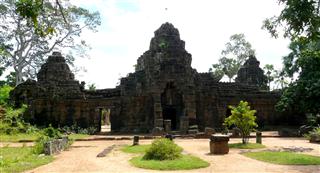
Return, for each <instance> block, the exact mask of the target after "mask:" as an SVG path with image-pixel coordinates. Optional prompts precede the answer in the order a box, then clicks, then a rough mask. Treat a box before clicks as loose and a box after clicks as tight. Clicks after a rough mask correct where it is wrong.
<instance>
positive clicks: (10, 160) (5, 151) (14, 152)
mask: <svg viewBox="0 0 320 173" xmlns="http://www.w3.org/2000/svg"><path fill="white" fill-rule="evenodd" d="M32 151H33V149H32V147H0V153H1V154H0V172H1V173H11V172H24V171H26V170H31V169H34V168H36V167H38V166H41V165H45V164H48V163H50V162H52V161H53V160H54V158H53V156H40V155H38V154H34V153H33V152H32Z"/></svg>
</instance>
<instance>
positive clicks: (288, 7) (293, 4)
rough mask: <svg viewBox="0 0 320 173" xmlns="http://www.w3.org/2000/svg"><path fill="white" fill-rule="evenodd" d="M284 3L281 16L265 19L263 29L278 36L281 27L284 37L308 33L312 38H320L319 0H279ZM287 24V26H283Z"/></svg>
mask: <svg viewBox="0 0 320 173" xmlns="http://www.w3.org/2000/svg"><path fill="white" fill-rule="evenodd" d="M278 1H279V4H282V5H284V8H283V10H282V11H281V13H280V15H279V16H274V17H271V18H269V19H266V20H265V21H264V25H263V27H262V28H263V29H267V30H268V31H269V32H270V33H271V35H272V36H274V37H276V38H277V37H278V36H279V33H278V32H279V30H280V28H283V29H284V35H283V36H284V37H289V38H295V37H297V36H300V35H306V36H307V37H309V38H311V39H312V40H317V39H319V36H320V35H319V31H320V30H319V28H320V16H319V3H320V2H319V0H278ZM282 26H285V27H282Z"/></svg>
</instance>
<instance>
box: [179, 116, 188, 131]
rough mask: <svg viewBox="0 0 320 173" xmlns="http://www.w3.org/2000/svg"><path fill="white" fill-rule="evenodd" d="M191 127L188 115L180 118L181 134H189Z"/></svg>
mask: <svg viewBox="0 0 320 173" xmlns="http://www.w3.org/2000/svg"><path fill="white" fill-rule="evenodd" d="M188 129H189V119H188V117H186V116H182V117H181V118H180V132H181V134H187V132H188Z"/></svg>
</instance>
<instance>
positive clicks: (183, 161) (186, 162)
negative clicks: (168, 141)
mask: <svg viewBox="0 0 320 173" xmlns="http://www.w3.org/2000/svg"><path fill="white" fill-rule="evenodd" d="M130 162H131V163H132V164H133V165H134V166H136V167H139V168H145V169H154V170H190V169H198V168H205V167H208V166H209V165H210V164H209V163H208V162H206V161H204V160H202V159H200V158H198V157H195V156H191V155H182V156H181V157H180V158H178V159H175V160H162V161H159V160H145V159H143V157H142V156H138V157H134V158H132V159H130Z"/></svg>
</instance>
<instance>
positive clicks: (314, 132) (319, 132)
mask: <svg viewBox="0 0 320 173" xmlns="http://www.w3.org/2000/svg"><path fill="white" fill-rule="evenodd" d="M312 135H314V136H320V127H316V128H314V129H313V130H312V131H310V132H309V133H308V134H305V135H304V137H305V138H307V139H309V140H310V139H311V136H312Z"/></svg>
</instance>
